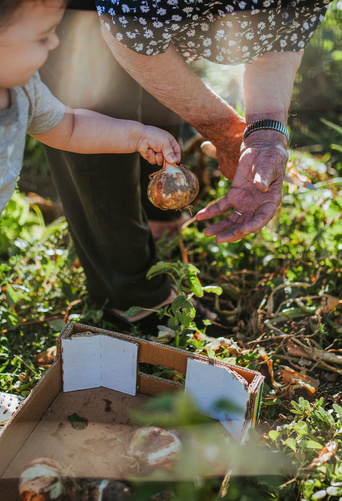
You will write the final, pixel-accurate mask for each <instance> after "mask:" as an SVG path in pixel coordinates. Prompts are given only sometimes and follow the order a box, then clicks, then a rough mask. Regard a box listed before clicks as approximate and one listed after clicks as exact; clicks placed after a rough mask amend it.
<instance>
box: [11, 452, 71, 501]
mask: <svg viewBox="0 0 342 501" xmlns="http://www.w3.org/2000/svg"><path fill="white" fill-rule="evenodd" d="M61 468H62V467H61V465H60V464H59V463H57V461H54V460H53V459H49V458H39V459H35V460H33V461H31V462H30V463H29V464H28V465H27V466H26V468H25V470H24V471H23V472H22V474H21V475H20V479H19V495H20V499H22V500H23V501H50V500H53V499H56V500H57V499H59V496H60V495H61V494H62V490H63V486H62V479H61Z"/></svg>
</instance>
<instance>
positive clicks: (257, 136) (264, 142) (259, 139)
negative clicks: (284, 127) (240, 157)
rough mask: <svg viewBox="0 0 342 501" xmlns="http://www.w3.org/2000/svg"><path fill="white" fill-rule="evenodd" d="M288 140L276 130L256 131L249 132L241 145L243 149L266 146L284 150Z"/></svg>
mask: <svg viewBox="0 0 342 501" xmlns="http://www.w3.org/2000/svg"><path fill="white" fill-rule="evenodd" d="M288 143H289V141H288V139H287V136H286V135H285V134H283V133H282V132H280V131H278V130H272V129H258V130H254V131H253V132H251V133H250V134H249V135H247V137H244V139H243V144H244V146H245V147H247V148H248V147H250V146H253V147H260V148H265V147H266V146H271V145H274V146H278V145H279V146H281V147H282V148H284V149H285V150H287V148H288Z"/></svg>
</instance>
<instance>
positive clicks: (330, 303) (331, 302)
mask: <svg viewBox="0 0 342 501" xmlns="http://www.w3.org/2000/svg"><path fill="white" fill-rule="evenodd" d="M341 302H342V301H341V300H340V299H339V298H338V297H334V296H328V298H327V308H328V309H329V311H333V310H334V309H335V308H337V306H338V305H339V304H340V303H341Z"/></svg>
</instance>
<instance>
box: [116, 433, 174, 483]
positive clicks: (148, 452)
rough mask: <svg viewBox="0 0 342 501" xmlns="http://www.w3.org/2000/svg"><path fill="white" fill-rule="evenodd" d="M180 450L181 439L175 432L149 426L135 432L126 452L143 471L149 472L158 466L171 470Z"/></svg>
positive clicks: (144, 472)
mask: <svg viewBox="0 0 342 501" xmlns="http://www.w3.org/2000/svg"><path fill="white" fill-rule="evenodd" d="M180 451H181V441H180V440H179V438H178V437H177V436H176V435H175V434H174V433H171V432H169V431H166V430H164V429H162V428H158V427H157V426H148V427H145V428H139V429H138V430H136V431H135V432H134V433H133V435H132V437H131V440H130V441H129V444H128V448H127V452H126V454H127V456H128V457H131V458H132V459H133V458H134V459H135V460H136V461H137V463H138V468H139V470H140V471H141V473H143V474H147V473H150V472H152V471H153V470H155V469H156V468H163V469H164V470H171V469H172V468H173V466H174V465H175V464H176V462H177V459H178V457H179V453H180Z"/></svg>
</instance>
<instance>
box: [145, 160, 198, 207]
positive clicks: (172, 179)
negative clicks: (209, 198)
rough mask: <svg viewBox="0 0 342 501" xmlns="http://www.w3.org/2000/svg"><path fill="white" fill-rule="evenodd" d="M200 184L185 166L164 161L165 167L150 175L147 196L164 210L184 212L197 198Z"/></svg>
mask: <svg viewBox="0 0 342 501" xmlns="http://www.w3.org/2000/svg"><path fill="white" fill-rule="evenodd" d="M198 192H199V182H198V179H197V177H196V176H195V174H193V173H192V172H191V171H190V170H189V169H188V167H186V166H185V165H183V164H180V165H175V164H169V163H167V162H166V161H164V165H163V167H162V168H161V169H160V170H159V171H157V172H154V173H153V174H150V182H149V185H148V187H147V196H148V199H149V200H150V202H151V203H152V204H153V205H155V206H156V207H158V208H159V209H162V210H182V209H184V208H186V207H188V206H189V205H190V204H191V202H192V201H193V200H194V199H195V198H196V197H197V195H198Z"/></svg>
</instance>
